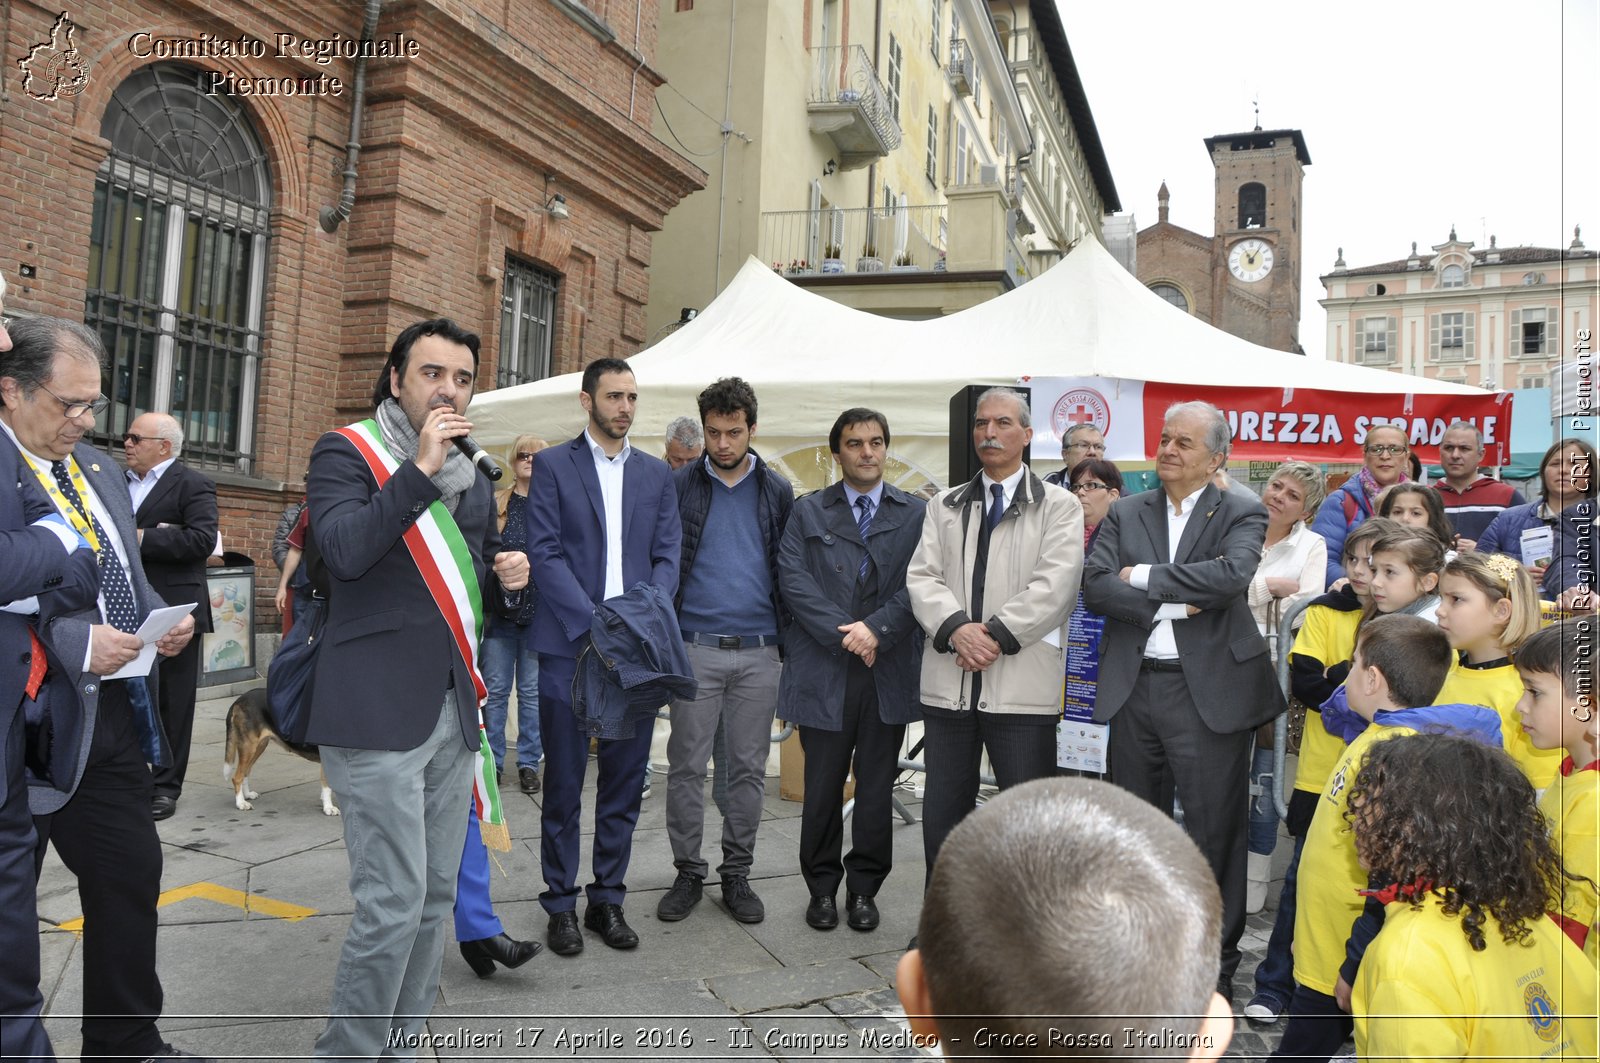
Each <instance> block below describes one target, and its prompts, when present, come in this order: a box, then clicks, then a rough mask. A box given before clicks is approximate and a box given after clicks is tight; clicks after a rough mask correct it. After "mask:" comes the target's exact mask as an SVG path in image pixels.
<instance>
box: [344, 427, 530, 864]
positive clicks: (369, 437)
mask: <svg viewBox="0 0 1600 1063" xmlns="http://www.w3.org/2000/svg"><path fill="white" fill-rule="evenodd" d="M335 431H336V432H338V434H339V435H341V436H343V437H344V438H346V439H348V440H349V441H350V444H351V445H352V446H354V447H355V448H356V453H358V454H360V455H361V457H362V458H363V459H365V461H366V463H367V468H368V470H370V471H371V473H372V478H373V479H374V480H376V481H377V484H378V488H379V490H382V489H383V485H384V484H386V483H388V482H389V478H390V477H391V476H393V475H394V474H395V472H396V470H398V469H399V468H400V463H399V462H398V461H396V460H395V457H394V455H393V454H392V453H391V452H390V450H389V447H388V445H387V444H385V443H384V441H383V433H382V431H381V430H380V429H379V427H378V422H377V421H375V420H372V419H371V418H368V419H367V420H365V421H357V422H356V423H355V424H352V425H347V426H346V427H344V428H339V429H335ZM401 538H402V539H404V541H405V544H406V549H407V550H409V551H410V553H411V559H412V560H413V561H414V562H416V565H417V571H418V572H419V573H420V574H421V576H422V582H423V583H424V584H426V585H427V587H428V591H429V593H430V594H432V595H433V601H434V604H435V605H437V606H438V607H439V613H440V615H441V616H442V617H443V618H444V622H445V626H447V627H448V628H449V629H450V635H451V637H452V638H453V639H455V643H456V648H457V649H458V650H460V651H461V659H462V660H464V661H465V662H467V669H468V671H470V672H471V673H472V687H473V691H474V692H475V694H476V695H477V699H478V755H477V757H476V758H474V763H473V769H472V803H473V807H474V809H475V811H476V813H477V816H478V821H479V822H478V828H479V833H480V834H481V835H482V836H483V844H484V845H486V846H488V847H489V848H491V849H498V850H500V851H502V852H508V851H510V849H511V833H510V831H508V830H507V829H506V820H505V810H504V808H503V807H502V806H501V804H500V788H499V786H498V785H497V784H496V782H495V768H494V753H493V751H492V750H491V749H490V748H489V732H488V730H487V729H486V728H485V727H484V725H483V701H484V698H486V697H487V696H488V693H489V691H488V688H487V687H485V686H484V684H483V676H482V674H481V673H480V672H479V671H478V641H479V639H480V638H481V637H482V635H483V596H482V594H481V593H480V591H479V589H478V574H477V570H476V569H475V568H474V567H473V564H472V551H471V550H470V549H469V548H468V546H467V541H466V539H465V538H464V537H463V536H462V534H461V528H460V526H459V525H457V524H456V520H455V517H453V516H451V514H450V511H449V510H448V509H446V508H445V506H444V502H442V501H440V500H439V499H435V500H434V502H433V504H432V505H430V506H429V507H428V508H427V509H426V510H424V511H423V513H422V515H421V516H420V517H418V518H417V520H416V521H415V522H414V523H413V524H412V525H411V527H409V528H407V529H406V530H405V534H404V535H403V536H401Z"/></svg>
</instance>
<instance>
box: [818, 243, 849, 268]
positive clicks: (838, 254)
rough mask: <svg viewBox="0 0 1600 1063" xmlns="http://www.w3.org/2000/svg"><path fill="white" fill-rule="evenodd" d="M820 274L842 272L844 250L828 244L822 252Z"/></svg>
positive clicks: (836, 245)
mask: <svg viewBox="0 0 1600 1063" xmlns="http://www.w3.org/2000/svg"><path fill="white" fill-rule="evenodd" d="M822 272H824V273H843V272H844V249H843V248H841V247H840V246H839V245H838V244H829V245H828V246H827V247H825V248H824V249H823V251H822Z"/></svg>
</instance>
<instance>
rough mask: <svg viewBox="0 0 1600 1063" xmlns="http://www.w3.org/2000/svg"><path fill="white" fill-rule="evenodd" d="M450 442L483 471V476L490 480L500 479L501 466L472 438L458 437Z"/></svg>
mask: <svg viewBox="0 0 1600 1063" xmlns="http://www.w3.org/2000/svg"><path fill="white" fill-rule="evenodd" d="M450 442H452V443H454V444H455V445H456V449H457V450H459V451H461V453H463V454H465V455H466V456H467V457H468V458H470V459H471V460H472V464H474V465H476V466H477V467H478V468H479V469H480V470H482V472H483V474H484V475H485V476H487V477H488V478H489V479H491V480H498V479H500V476H501V472H500V466H498V465H496V464H495V461H494V459H493V458H491V457H490V456H489V455H488V453H487V452H486V451H485V450H484V449H483V448H482V447H480V446H478V444H477V443H476V442H474V441H473V439H472V437H471V436H456V437H455V438H453V439H452V440H450Z"/></svg>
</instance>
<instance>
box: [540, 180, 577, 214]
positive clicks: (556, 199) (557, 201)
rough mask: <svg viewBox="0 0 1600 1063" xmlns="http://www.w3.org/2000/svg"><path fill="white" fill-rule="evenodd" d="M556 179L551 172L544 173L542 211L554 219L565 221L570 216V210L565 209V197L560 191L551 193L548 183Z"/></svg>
mask: <svg viewBox="0 0 1600 1063" xmlns="http://www.w3.org/2000/svg"><path fill="white" fill-rule="evenodd" d="M555 179H556V175H555V174H553V173H547V174H545V175H544V212H545V213H546V214H548V215H550V216H551V217H552V218H554V219H555V220H556V221H566V220H567V219H568V218H570V217H572V212H571V211H570V210H568V209H567V197H566V196H564V195H562V194H561V193H560V192H557V193H555V194H554V195H551V193H550V184H551V182H552V181H554V180H555Z"/></svg>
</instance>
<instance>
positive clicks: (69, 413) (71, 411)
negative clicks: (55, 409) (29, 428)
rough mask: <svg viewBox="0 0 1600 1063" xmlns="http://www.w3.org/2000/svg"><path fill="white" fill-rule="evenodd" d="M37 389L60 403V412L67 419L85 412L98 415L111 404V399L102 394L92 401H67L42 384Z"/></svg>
mask: <svg viewBox="0 0 1600 1063" xmlns="http://www.w3.org/2000/svg"><path fill="white" fill-rule="evenodd" d="M39 390H40V391H42V392H44V393H45V394H46V395H49V396H50V397H51V398H52V399H55V400H56V401H57V402H59V403H61V412H62V413H63V414H64V415H66V418H67V420H69V421H75V420H77V419H78V418H79V417H82V416H83V415H84V414H86V413H93V414H94V415H95V416H96V417H99V416H100V415H101V414H102V413H105V412H106V407H108V406H110V405H111V400H110V399H108V398H106V397H105V396H104V395H101V396H100V397H99V398H98V399H95V400H94V401H93V402H68V401H67V400H66V399H64V398H62V397H61V396H60V395H57V394H56V393H55V392H53V391H51V390H50V389H49V388H47V387H45V386H44V385H43V384H40V385H39Z"/></svg>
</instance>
